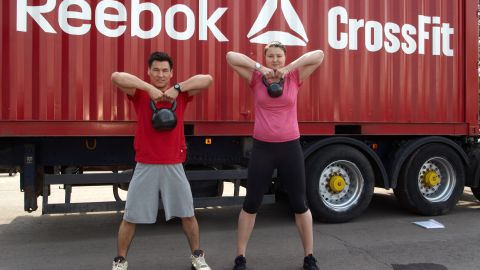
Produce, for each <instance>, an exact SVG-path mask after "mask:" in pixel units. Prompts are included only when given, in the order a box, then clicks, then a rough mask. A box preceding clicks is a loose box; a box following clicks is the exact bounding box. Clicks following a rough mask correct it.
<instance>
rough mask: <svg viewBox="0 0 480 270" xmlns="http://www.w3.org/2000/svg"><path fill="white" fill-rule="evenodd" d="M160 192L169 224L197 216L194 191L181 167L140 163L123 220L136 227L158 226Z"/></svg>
mask: <svg viewBox="0 0 480 270" xmlns="http://www.w3.org/2000/svg"><path fill="white" fill-rule="evenodd" d="M159 192H160V194H161V197H162V203H163V209H164V211H165V219H166V220H169V219H171V218H172V217H193V216H194V213H193V198H192V191H191V190H190V184H189V183H188V180H187V177H186V176H185V171H184V170H183V166H182V164H181V163H179V164H168V165H157V164H155V165H151V164H143V163H137V165H136V166H135V172H134V174H133V177H132V181H130V186H129V188H128V193H127V203H126V206H125V214H124V215H123V219H124V220H126V221H128V222H130V223H135V224H139V223H155V221H156V220H157V214H158V203H159Z"/></svg>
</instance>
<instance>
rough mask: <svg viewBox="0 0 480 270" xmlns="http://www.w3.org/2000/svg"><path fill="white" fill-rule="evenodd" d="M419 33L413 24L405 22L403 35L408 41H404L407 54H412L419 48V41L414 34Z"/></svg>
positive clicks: (403, 48)
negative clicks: (414, 37)
mask: <svg viewBox="0 0 480 270" xmlns="http://www.w3.org/2000/svg"><path fill="white" fill-rule="evenodd" d="M416 34H417V29H416V28H415V26H413V25H411V24H405V25H404V26H403V27H402V36H403V39H405V41H406V43H402V50H403V52H404V53H406V54H412V53H414V52H415V51H416V50H417V43H416V42H415V39H413V38H412V35H416Z"/></svg>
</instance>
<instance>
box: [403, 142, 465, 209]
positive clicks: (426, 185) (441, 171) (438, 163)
mask: <svg viewBox="0 0 480 270" xmlns="http://www.w3.org/2000/svg"><path fill="white" fill-rule="evenodd" d="M429 174H430V176H429ZM435 177H436V178H435ZM428 179H435V180H431V181H428ZM464 184H465V167H464V164H463V162H462V159H461V157H460V156H459V155H458V153H457V152H456V151H455V150H453V149H452V148H451V147H449V146H447V145H443V144H439V143H433V144H428V145H426V146H423V147H422V148H420V149H418V150H417V151H415V152H414V153H413V154H412V155H411V156H410V157H409V158H408V159H407V161H406V162H405V165H403V166H402V171H401V172H400V175H399V179H398V185H397V187H396V188H395V189H394V193H395V195H396V197H397V198H398V199H399V201H400V202H401V203H402V205H403V206H404V207H406V208H407V209H409V210H411V211H412V212H414V213H417V214H420V215H425V216H436V215H442V214H445V213H447V212H448V211H450V210H451V209H452V208H453V207H454V206H455V205H456V204H457V202H458V200H459V199H460V195H461V194H462V193H463V188H464Z"/></svg>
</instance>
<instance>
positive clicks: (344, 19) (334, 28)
mask: <svg viewBox="0 0 480 270" xmlns="http://www.w3.org/2000/svg"><path fill="white" fill-rule="evenodd" d="M338 19H339V20H338ZM338 21H340V23H342V24H347V23H348V13H347V10H346V9H345V8H343V7H334V8H332V9H330V11H328V29H329V31H328V44H330V46H331V47H332V48H334V49H337V50H341V49H345V48H346V47H347V45H348V34H346V33H340V38H338V37H339V35H338V23H337V22H338Z"/></svg>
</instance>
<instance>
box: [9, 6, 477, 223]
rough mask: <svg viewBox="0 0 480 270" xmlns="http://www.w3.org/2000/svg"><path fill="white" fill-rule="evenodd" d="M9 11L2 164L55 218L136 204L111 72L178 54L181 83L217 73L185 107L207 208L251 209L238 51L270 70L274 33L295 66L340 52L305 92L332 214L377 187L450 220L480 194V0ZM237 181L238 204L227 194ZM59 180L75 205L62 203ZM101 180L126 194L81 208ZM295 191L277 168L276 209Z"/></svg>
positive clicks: (247, 101)
mask: <svg viewBox="0 0 480 270" xmlns="http://www.w3.org/2000/svg"><path fill="white" fill-rule="evenodd" d="M0 14H1V25H2V32H1V34H0V59H1V63H0V87H1V91H0V167H1V168H2V169H1V170H3V171H5V172H11V171H19V172H20V188H21V190H22V191H23V193H24V199H25V203H24V208H25V211H29V212H31V211H35V210H37V208H38V199H39V197H40V196H41V197H42V199H43V204H42V213H44V214H49V213H66V212H85V211H111V210H121V209H123V207H124V205H125V202H124V201H122V199H121V198H120V196H118V190H119V189H128V182H129V181H130V178H131V175H132V174H131V169H132V168H133V167H134V165H135V161H134V151H133V134H134V129H135V119H136V116H135V111H134V109H133V106H132V104H130V102H129V101H128V99H127V97H126V96H125V95H124V94H123V93H121V92H120V91H118V90H117V89H115V87H114V86H113V85H112V82H111V78H110V77H111V74H112V73H113V72H115V71H125V72H129V73H132V74H135V75H137V76H138V77H140V78H142V79H145V80H148V79H147V78H148V77H147V58H148V56H149V54H150V53H151V52H153V51H165V52H168V53H169V54H170V55H171V56H172V58H173V60H174V77H173V79H172V82H176V81H182V80H185V79H186V78H188V77H190V76H192V75H194V74H199V73H200V74H211V75H212V76H213V78H214V84H213V86H211V87H210V88H209V89H208V90H207V91H204V92H203V93H202V94H201V95H200V96H197V97H195V98H194V101H193V102H191V103H190V104H189V107H188V109H187V112H186V122H185V135H186V140H187V147H188V151H187V152H188V155H187V161H186V162H185V164H184V166H185V168H186V171H187V177H188V179H189V181H190V184H191V187H192V193H193V195H194V197H195V199H194V203H195V206H196V207H205V206H228V205H238V204H241V203H242V201H243V198H242V197H241V196H239V188H240V187H241V186H243V185H244V184H245V178H246V175H247V170H248V166H247V164H248V160H249V156H250V152H251V148H252V142H253V141H252V137H251V136H252V132H253V120H254V108H253V101H252V93H251V92H250V90H249V87H248V84H247V83H246V82H245V81H244V80H243V79H241V78H240V77H239V76H238V75H236V74H235V73H234V72H233V71H232V70H231V69H230V68H229V67H228V64H227V62H226V60H225V55H226V53H227V52H228V51H238V52H242V53H244V54H246V55H248V56H249V57H251V58H252V59H256V60H257V61H259V62H262V61H263V57H264V56H263V48H264V46H265V44H266V43H268V42H270V41H273V40H276V41H280V42H282V43H283V44H285V45H286V46H287V63H288V62H290V61H292V60H294V59H296V58H298V57H299V56H300V55H302V54H304V53H305V52H307V51H311V50H316V49H321V50H323V52H324V54H325V60H324V63H323V64H322V66H321V67H320V68H319V69H318V70H317V71H316V72H315V73H314V74H312V76H311V77H310V78H309V79H308V80H306V81H305V82H304V83H303V85H302V87H301V90H300V93H299V99H298V119H299V127H300V133H301V139H300V140H301V145H302V148H303V151H304V159H305V160H304V161H305V166H306V177H307V179H306V180H307V198H308V204H309V206H310V208H311V211H312V214H313V216H314V217H315V218H316V219H317V220H321V221H326V222H345V221H348V220H351V219H352V218H355V217H358V216H360V215H361V214H362V212H364V211H365V209H367V207H368V205H369V203H370V201H371V198H372V195H373V193H374V187H379V188H384V189H393V191H394V193H395V195H396V197H397V198H398V200H399V201H400V202H401V204H402V205H403V206H405V207H406V208H407V209H410V210H411V211H413V212H415V213H418V214H421V215H441V214H444V213H447V212H448V211H449V210H451V209H452V208H453V207H454V206H455V205H456V203H457V202H458V200H459V198H460V195H461V194H462V193H463V191H464V187H465V186H467V187H470V188H471V189H472V191H473V194H474V195H475V197H476V198H477V199H480V183H479V182H480V166H479V165H480V164H479V162H480V148H479V141H478V139H479V121H478V101H479V98H478V72H477V54H478V47H477V45H478V25H477V1H474V0H458V1H451V0H397V1H386V0H368V1H367V0H360V1H359V0H262V1H235V0H178V1H177V0H174V1H166V0H165V1H164V0H126V1H117V0H99V1H91V0H42V1H30V0H17V1H1V2H0ZM90 170H94V171H98V170H101V171H106V172H109V173H88V174H87V173H85V172H87V171H90ZM226 182H232V183H234V186H235V191H234V196H230V197H222V196H221V195H222V190H223V185H224V183H226ZM54 184H60V185H63V186H64V188H65V203H58V204H52V203H49V202H48V197H49V194H50V187H51V185H54ZM89 185H111V186H112V187H113V188H112V190H113V195H114V200H112V201H109V202H95V203H86V202H82V203H72V202H71V200H70V196H71V192H72V187H75V186H89ZM284 191H285V190H284V188H283V186H282V179H281V178H279V177H277V176H276V174H275V173H274V175H272V185H271V188H270V189H269V191H268V192H267V194H266V195H265V198H264V203H271V202H274V201H275V200H276V199H279V198H282V197H284V196H282V194H283V192H284Z"/></svg>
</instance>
